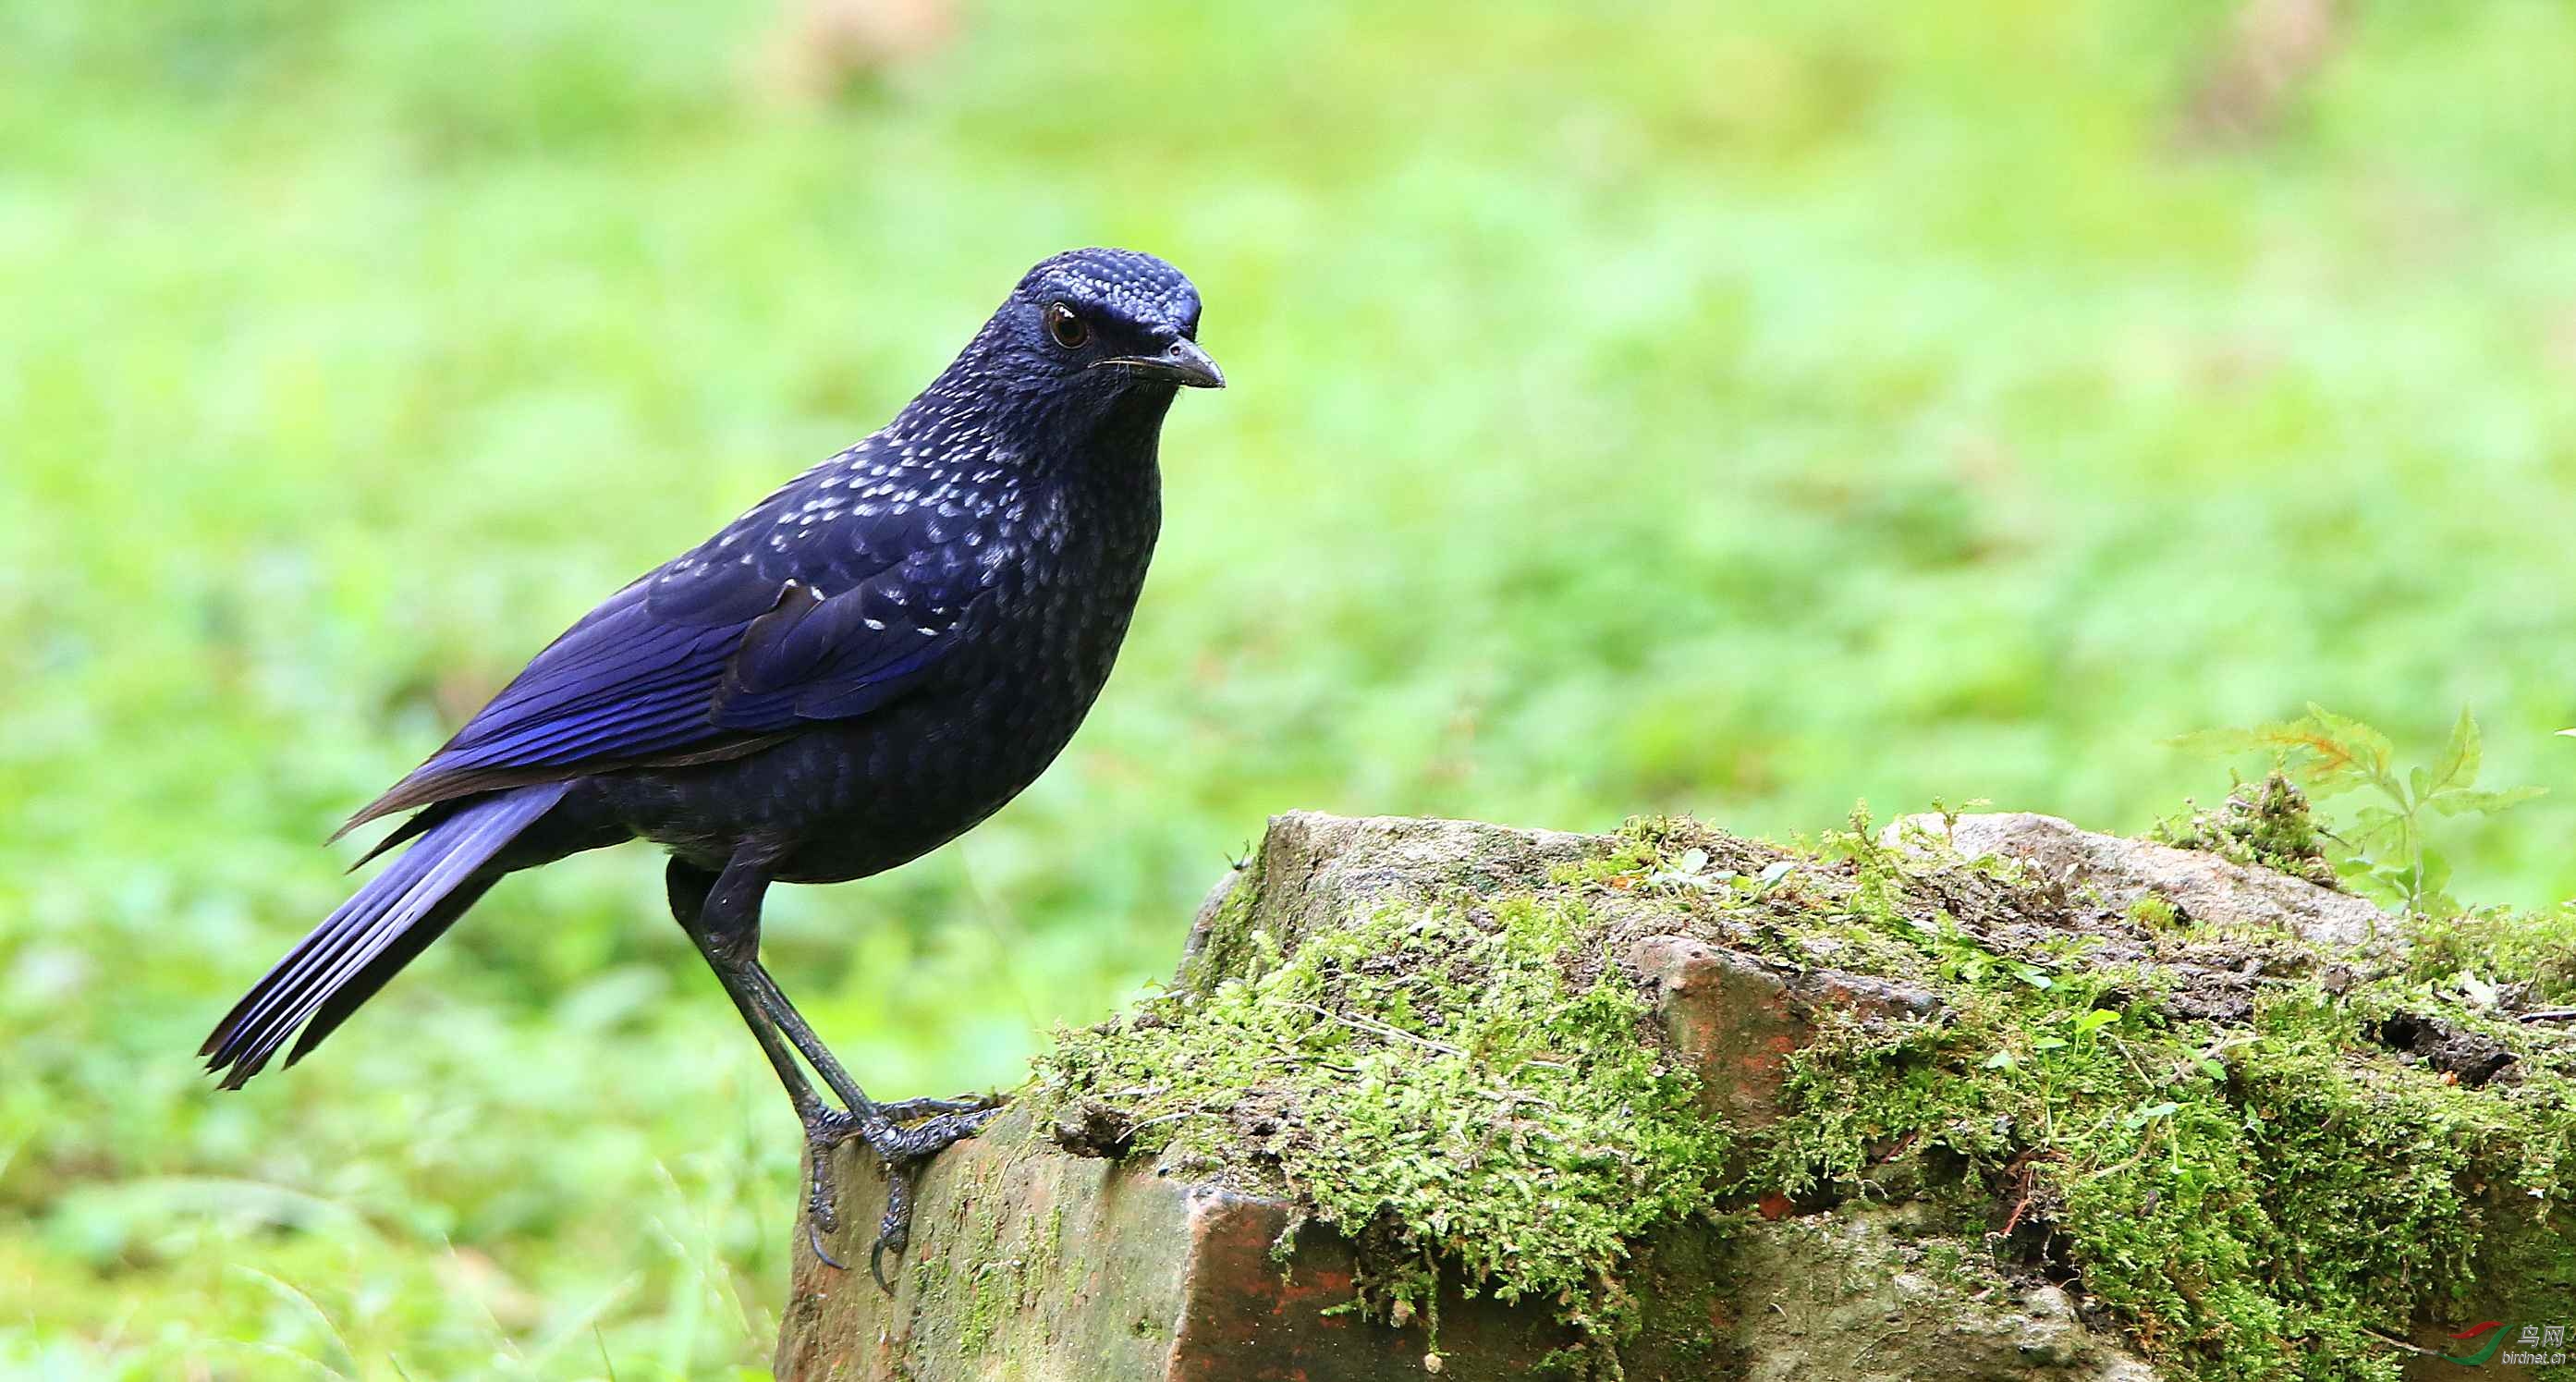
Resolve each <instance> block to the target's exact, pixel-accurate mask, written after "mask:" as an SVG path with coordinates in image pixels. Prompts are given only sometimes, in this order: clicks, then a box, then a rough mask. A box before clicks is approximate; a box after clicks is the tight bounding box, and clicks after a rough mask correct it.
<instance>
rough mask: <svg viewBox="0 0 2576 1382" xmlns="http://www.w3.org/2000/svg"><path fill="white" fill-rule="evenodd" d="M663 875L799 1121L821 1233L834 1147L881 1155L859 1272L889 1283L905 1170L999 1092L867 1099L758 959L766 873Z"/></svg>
mask: <svg viewBox="0 0 2576 1382" xmlns="http://www.w3.org/2000/svg"><path fill="white" fill-rule="evenodd" d="M667 879H668V883H669V888H670V894H671V910H672V913H673V915H674V916H677V917H679V918H680V922H681V926H682V927H683V929H685V930H687V932H688V933H689V937H690V939H691V940H692V941H694V942H696V943H697V946H698V952H699V954H701V955H703V956H705V957H706V961H707V966H708V968H710V969H712V970H714V971H715V974H716V980H717V982H719V983H721V984H722V985H723V986H724V990H725V993H726V994H727V996H729V997H731V998H732V999H733V1001H734V1007H735V1009H736V1010H737V1011H739V1012H741V1014H742V1018H743V1022H744V1025H746V1026H748V1027H750V1028H751V1031H752V1035H753V1036H754V1037H755V1038H757V1039H758V1040H759V1041H760V1046H761V1050H762V1052H763V1053H764V1054H766V1055H767V1056H768V1057H769V1063H770V1066H771V1067H772V1068H773V1069H775V1070H776V1071H777V1072H778V1079H779V1083H780V1084H782V1085H784V1086H785V1087H786V1089H787V1097H788V1099H789V1101H790V1102H792V1103H794V1104H795V1106H796V1116H797V1118H798V1120H799V1121H801V1122H802V1123H803V1124H804V1125H805V1140H806V1146H807V1148H808V1150H809V1153H810V1155H809V1162H810V1168H811V1169H810V1174H809V1178H808V1184H807V1187H806V1189H807V1210H808V1222H809V1223H810V1224H812V1225H813V1226H815V1227H816V1228H817V1229H818V1230H819V1231H820V1232H823V1233H828V1232H832V1231H834V1230H835V1229H836V1228H837V1227H838V1225H837V1222H836V1219H837V1216H836V1215H835V1213H834V1212H833V1208H832V1201H831V1193H830V1183H829V1180H828V1178H827V1174H826V1172H827V1170H828V1168H829V1164H830V1157H831V1151H832V1149H833V1148H834V1147H837V1146H839V1145H840V1144H841V1143H843V1142H845V1141H848V1140H849V1139H850V1138H852V1137H857V1138H859V1139H861V1140H862V1141H864V1142H866V1143H867V1144H868V1147H869V1149H870V1150H871V1151H874V1152H875V1153H876V1154H877V1155H878V1157H879V1158H881V1159H882V1160H883V1161H884V1163H885V1168H886V1212H885V1218H884V1219H883V1220H882V1221H881V1222H880V1223H879V1224H878V1226H877V1240H876V1244H875V1246H874V1248H873V1249H872V1250H871V1251H870V1253H869V1255H868V1270H869V1273H870V1274H871V1275H873V1276H875V1277H876V1279H877V1284H878V1285H880V1286H888V1283H887V1281H886V1277H885V1272H884V1260H885V1254H887V1253H888V1252H892V1253H895V1254H896V1255H898V1256H900V1255H901V1254H902V1252H903V1250H904V1248H905V1246H906V1245H907V1244H908V1243H909V1241H910V1239H911V1232H912V1181H913V1178H914V1177H915V1176H916V1175H918V1174H919V1172H920V1168H921V1165H922V1163H924V1162H926V1161H928V1160H929V1159H930V1158H931V1157H932V1156H934V1155H936V1154H937V1153H938V1152H940V1151H941V1150H942V1149H944V1148H946V1147H948V1146H949V1145H951V1144H953V1143H955V1142H957V1141H959V1140H961V1139H963V1138H966V1137H971V1136H973V1135H974V1133H975V1131H976V1130H977V1129H978V1128H981V1127H982V1126H983V1125H984V1124H985V1122H986V1121H987V1120H989V1119H990V1118H991V1117H992V1116H993V1111H994V1109H995V1108H996V1107H997V1106H998V1105H999V1104H1000V1102H1001V1100H1000V1098H999V1097H998V1096H993V1095H982V1096H970V1097H967V1098H962V1099H910V1100H905V1101H903V1102H901V1103H896V1104H880V1103H878V1102H876V1101H875V1100H873V1099H870V1098H869V1097H868V1095H867V1091H865V1090H863V1089H861V1088H859V1084H858V1081H856V1080H854V1079H852V1078H850V1073H849V1071H848V1070H846V1069H845V1068H843V1067H842V1065H841V1062H840V1060H839V1058H838V1057H836V1056H834V1055H833V1054H832V1051H831V1048H830V1047H828V1046H825V1045H824V1044H823V1042H822V1040H821V1039H820V1038H818V1037H817V1036H815V1035H814V1029H813V1028H812V1027H811V1026H810V1025H808V1024H807V1023H806V1021H805V1019H804V1017H803V1016H802V1015H801V1014H799V1013H798V1012H797V1011H796V1008H795V1005H793V1004H791V1003H789V1002H788V1001H787V995H786V994H785V993H783V992H781V991H780V990H779V987H778V983H777V981H776V980H775V979H772V978H771V977H770V975H769V971H768V970H767V969H766V968H765V967H763V966H762V965H761V963H760V959H759V946H760V903H761V899H762V897H763V896H764V894H766V892H767V891H768V887H769V876H768V874H767V873H766V872H765V871H764V870H763V869H762V868H761V867H760V866H759V865H758V864H755V863H751V862H749V861H747V860H745V859H742V858H736V859H734V860H733V861H731V862H729V863H728V864H727V865H726V866H725V869H724V872H723V873H722V874H717V875H710V874H709V873H707V872H706V871H705V870H704V869H700V868H697V867H695V866H693V865H689V864H686V863H684V862H682V861H680V860H678V859H674V860H672V861H671V866H670V871H669V873H668V875H667ZM691 903H695V906H694V907H692V906H690V905H689V904H691ZM791 1044H792V1046H793V1047H794V1049H795V1051H796V1052H799V1053H802V1054H803V1055H804V1057H805V1059H806V1061H807V1063H809V1064H811V1065H812V1066H813V1067H814V1071H815V1073H816V1074H818V1075H821V1076H822V1077H823V1082H824V1083H825V1084H826V1085H827V1086H829V1087H830V1088H831V1090H832V1092H833V1093H834V1094H835V1095H837V1096H838V1097H839V1098H840V1099H841V1101H842V1103H843V1105H844V1106H845V1108H838V1109H836V1108H833V1107H831V1106H830V1105H829V1104H827V1103H825V1102H824V1101H823V1100H822V1099H821V1098H819V1097H818V1096H817V1095H816V1094H815V1093H814V1088H813V1086H812V1085H811V1084H810V1083H808V1082H807V1081H806V1079H805V1074H804V1072H803V1071H802V1070H799V1069H798V1068H797V1067H796V1061H795V1057H794V1056H793V1055H791V1054H790V1053H789V1049H788V1048H789V1046H790V1045H791ZM814 1251H815V1255H816V1256H817V1257H819V1258H821V1259H822V1260H823V1261H825V1262H829V1263H831V1264H832V1265H833V1266H836V1267H837V1266H839V1265H840V1263H838V1262H837V1261H834V1260H833V1258H832V1256H831V1254H829V1253H827V1252H825V1251H824V1250H823V1247H822V1243H821V1241H820V1237H819V1235H818V1236H817V1239H816V1241H815V1244H814ZM888 1289H891V1287H890V1286H889V1287H888Z"/></svg>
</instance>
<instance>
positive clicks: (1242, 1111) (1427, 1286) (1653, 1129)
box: [1038, 896, 1727, 1341]
mask: <svg viewBox="0 0 2576 1382" xmlns="http://www.w3.org/2000/svg"><path fill="white" fill-rule="evenodd" d="M1600 935H1601V927H1600V924H1599V922H1598V921H1597V919H1596V918H1595V917H1593V916H1592V915H1591V914H1590V912H1589V911H1588V910H1587V909H1586V908H1585V907H1584V906H1582V905H1581V904H1580V903H1579V902H1576V901H1572V900H1569V899H1562V898H1559V899H1552V900H1542V899H1539V898H1536V897H1531V896H1517V897H1508V898H1504V899H1501V900H1499V901H1495V902H1492V903H1490V904H1487V903H1484V902H1479V901H1475V900H1472V899H1470V898H1467V897H1465V896H1453V897H1450V898H1448V899H1445V900H1442V901H1439V902H1435V903H1432V904H1429V905H1422V906H1410V907H1390V908H1387V909H1385V910H1382V911H1379V912H1376V913H1375V914H1373V915H1370V916H1367V917H1364V918H1361V919H1358V920H1356V921H1354V922H1352V923H1351V924H1350V925H1348V926H1346V927H1344V928H1341V929H1338V930H1331V931H1326V932H1324V933H1322V934H1318V935H1314V936H1311V937H1309V938H1308V939H1307V941H1306V942H1305V944H1303V945H1302V946H1300V947H1299V948H1298V949H1297V950H1296V951H1295V952H1294V953H1293V954H1290V955H1287V956H1284V957H1282V956H1280V955H1279V954H1278V949H1277V946H1276V945H1275V943H1273V942H1271V941H1270V940H1269V938H1268V937H1267V936H1265V935H1261V934H1259V933H1255V934H1254V935H1253V936H1251V937H1250V938H1248V944H1247V946H1246V948H1245V951H1244V952H1243V953H1244V954H1245V955H1246V956H1248V957H1250V959H1251V963H1249V964H1248V965H1247V966H1246V968H1245V970H1244V971H1243V977H1240V978H1235V979H1229V980H1227V981H1225V982H1224V983H1221V984H1219V985H1217V986H1216V987H1215V988H1214V989H1212V990H1210V991H1208V992H1205V993H1197V992H1191V991H1182V992H1178V993H1174V994H1170V995H1166V996H1164V997H1161V998H1158V999H1154V1000H1150V1001H1148V1002H1147V1003H1145V1004H1144V1005H1142V1006H1141V1007H1140V1008H1138V1009H1137V1010H1136V1011H1134V1012H1132V1013H1131V1014H1129V1015H1128V1016H1127V1017H1126V1018H1125V1019H1123V1020H1122V1021H1120V1022H1118V1023H1115V1024H1112V1025H1109V1026H1107V1027H1104V1028H1100V1029H1094V1030H1091V1031H1087V1032H1081V1033H1067V1034H1064V1035H1063V1036H1062V1037H1061V1038H1060V1040H1059V1043H1058V1048H1057V1050H1056V1051H1055V1052H1054V1054H1053V1055H1051V1056H1049V1057H1048V1058H1046V1059H1045V1060H1044V1061H1043V1062H1042V1063H1041V1065H1040V1070H1039V1090H1040V1093H1039V1095H1038V1097H1039V1099H1040V1100H1041V1101H1042V1102H1043V1103H1045V1104H1049V1105H1052V1106H1055V1107H1060V1108H1061V1107H1071V1106H1075V1105H1080V1104H1086V1103H1102V1102H1105V1103H1108V1104H1110V1105H1112V1106H1115V1107H1117V1108H1119V1109H1120V1110H1121V1111H1122V1112H1124V1113H1125V1114H1126V1115H1127V1116H1128V1117H1129V1118H1130V1119H1131V1120H1132V1125H1133V1126H1134V1128H1135V1129H1136V1132H1135V1136H1134V1142H1133V1144H1132V1145H1133V1146H1134V1147H1135V1148H1137V1149H1139V1150H1147V1151H1150V1150H1156V1149H1163V1150H1166V1151H1167V1152H1169V1153H1171V1154H1175V1155H1178V1156H1180V1157H1183V1158H1192V1157H1195V1158H1197V1159H1199V1160H1201V1161H1204V1162H1206V1163H1208V1164H1212V1165H1218V1166H1222V1167H1225V1168H1228V1169H1229V1171H1231V1172H1232V1173H1233V1174H1236V1175H1238V1176H1248V1177H1253V1178H1256V1179H1257V1180H1258V1181H1259V1182H1261V1183H1262V1184H1264V1185H1265V1186H1266V1187H1267V1188H1272V1189H1278V1190H1284V1191H1287V1192H1290V1193H1293V1194H1294V1195H1295V1196H1296V1197H1297V1199H1298V1200H1299V1201H1300V1202H1301V1203H1302V1204H1303V1205H1305V1206H1308V1207H1309V1210H1308V1212H1309V1213H1310V1214H1311V1215H1312V1217H1313V1219H1314V1220H1315V1221H1316V1222H1319V1223H1322V1224H1324V1225H1327V1226H1330V1227H1333V1228H1336V1229H1338V1230H1340V1231H1341V1232H1343V1233H1344V1234H1346V1235H1348V1236H1350V1237H1352V1238H1353V1239H1355V1240H1358V1241H1359V1242H1360V1243H1361V1245H1362V1247H1363V1249H1364V1252H1363V1260H1364V1268H1363V1272H1362V1275H1361V1278H1360V1281H1359V1286H1360V1288H1361V1293H1362V1294H1361V1299H1362V1303H1363V1306H1364V1308H1365V1309H1367V1310H1368V1311H1369V1312H1370V1313H1371V1314H1373V1315H1374V1316H1376V1317H1377V1318H1381V1319H1384V1318H1388V1317H1390V1316H1394V1315H1399V1314H1400V1315H1403V1316H1420V1315H1424V1314H1426V1313H1427V1312H1428V1311H1429V1310H1430V1309H1431V1308H1432V1306H1433V1305H1434V1304H1435V1303H1436V1293H1437V1287H1438V1284H1439V1277H1440V1275H1441V1274H1442V1273H1446V1274H1448V1275H1450V1276H1451V1278H1452V1279H1453V1280H1455V1281H1456V1282H1457V1283H1458V1284H1459V1285H1461V1286H1462V1287H1464V1288H1465V1289H1467V1290H1469V1291H1489V1292H1492V1293H1493V1294H1495V1295H1497V1296H1499V1297H1502V1298H1504V1299H1507V1300H1509V1299H1518V1298H1522V1297H1539V1298H1544V1299H1547V1300H1550V1301H1552V1302H1555V1303H1556V1305H1557V1308H1558V1309H1559V1311H1560V1313H1561V1315H1562V1316H1563V1317H1564V1318H1565V1319H1566V1320H1567V1321H1568V1322H1569V1323H1572V1324H1574V1325H1575V1326H1576V1327H1577V1328H1578V1329H1580V1330H1583V1331H1585V1332H1586V1333H1587V1334H1588V1335H1589V1336H1591V1337H1594V1338H1597V1339H1600V1340H1604V1341H1608V1340H1612V1339H1615V1338H1616V1337H1617V1336H1618V1334H1619V1333H1620V1331H1621V1330H1622V1329H1623V1328H1624V1327H1625V1323H1626V1321H1625V1312H1624V1306H1623V1297H1622V1295H1621V1293H1620V1292H1619V1290H1618V1287H1617V1275H1618V1271H1619V1266H1620V1262H1621V1260H1622V1257H1623V1256H1624V1254H1625V1252H1626V1248H1627V1244H1628V1243H1629V1242H1630V1241H1631V1240H1632V1239H1634V1238H1635V1237H1636V1236H1637V1235H1639V1234H1640V1233H1642V1232H1644V1231H1645V1230H1647V1229H1649V1228H1651V1227H1652V1226H1654V1225H1656V1224H1658V1223H1661V1222H1663V1221H1666V1220H1668V1219H1672V1218H1675V1217H1678V1216H1680V1215H1683V1214H1686V1213H1688V1212H1690V1211H1691V1210H1693V1209H1694V1208H1696V1207H1698V1206H1699V1205H1700V1204H1702V1203H1704V1201H1705V1196H1706V1193H1707V1189H1708V1186H1709V1183H1710V1181H1711V1178H1712V1177H1713V1175H1714V1174H1715V1173H1716V1170H1717V1168H1718V1167H1719V1165H1720V1164H1721V1161H1722V1159H1723V1156H1724V1153H1725V1151H1726V1146H1727V1137H1726V1134H1725V1131H1724V1130H1723V1129H1722V1128H1719V1127H1716V1126H1713V1125H1712V1124H1710V1123H1709V1121H1708V1120H1707V1119H1706V1118H1705V1117H1704V1116H1703V1115H1702V1114H1700V1112H1699V1111H1698V1108H1697V1105H1696V1103H1695V1102H1694V1096H1695V1093H1696V1089H1695V1084H1694V1081H1693V1080H1692V1078H1691V1077H1690V1076H1689V1075H1688V1074H1686V1073H1684V1072H1682V1071H1680V1070H1678V1069H1674V1068H1671V1067H1670V1066H1669V1065H1668V1064H1667V1063H1666V1062H1664V1061H1663V1060H1662V1059H1661V1053H1660V1052H1659V1051H1658V1049H1657V1048H1656V1046H1655V1045H1654V1043H1653V1041H1652V1040H1651V1039H1650V1038H1649V1037H1648V1036H1647V1035H1646V1030H1645V1025H1644V1018H1645V1014H1646V1007H1645V1003H1644V1001H1643V1000H1642V998H1641V997H1640V995H1639V994H1638V992H1637V990H1636V988H1635V987H1634V985H1633V984H1631V983H1630V982H1629V981H1628V980H1627V979H1625V978H1624V977H1623V976H1621V975H1620V974H1618V973H1617V972H1616V971H1615V970H1614V969H1612V968H1610V967H1608V966H1606V965H1604V964H1602V963H1601V961H1600V958H1599V957H1598V956H1597V955H1588V954H1587V953H1586V952H1587V949H1588V948H1589V947H1593V946H1595V945H1597V943H1598V940H1599V937H1600ZM1587 974H1588V975H1589V977H1588V978H1587V977H1584V976H1585V975H1587ZM1044 1116H1045V1115H1044V1113H1043V1111H1042V1112H1041V1117H1044Z"/></svg>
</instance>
